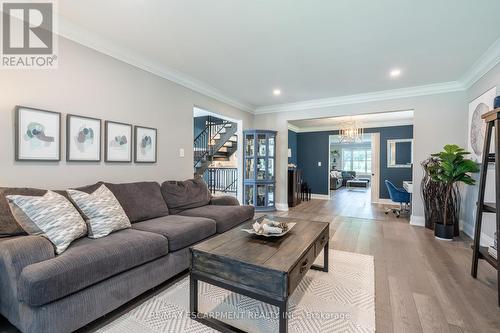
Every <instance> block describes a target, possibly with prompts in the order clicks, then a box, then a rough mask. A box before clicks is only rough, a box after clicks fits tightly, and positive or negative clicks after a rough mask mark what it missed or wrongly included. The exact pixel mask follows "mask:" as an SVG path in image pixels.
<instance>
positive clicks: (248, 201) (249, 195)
mask: <svg viewBox="0 0 500 333" xmlns="http://www.w3.org/2000/svg"><path fill="white" fill-rule="evenodd" d="M253 192H254V185H245V205H251V206H253V204H254V202H253Z"/></svg>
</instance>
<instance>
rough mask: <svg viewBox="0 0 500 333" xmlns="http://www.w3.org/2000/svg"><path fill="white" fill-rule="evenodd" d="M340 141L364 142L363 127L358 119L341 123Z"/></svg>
mask: <svg viewBox="0 0 500 333" xmlns="http://www.w3.org/2000/svg"><path fill="white" fill-rule="evenodd" d="M339 141H340V143H357V142H363V128H361V127H359V126H358V124H357V123H356V121H348V122H345V123H343V124H341V128H340V131H339Z"/></svg>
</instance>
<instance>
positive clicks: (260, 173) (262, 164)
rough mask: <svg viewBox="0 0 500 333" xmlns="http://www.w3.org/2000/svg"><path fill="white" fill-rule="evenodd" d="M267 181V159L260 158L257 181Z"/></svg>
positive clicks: (258, 160)
mask: <svg viewBox="0 0 500 333" xmlns="http://www.w3.org/2000/svg"><path fill="white" fill-rule="evenodd" d="M264 179H266V159H265V158H264V157H259V158H258V159H257V180H264Z"/></svg>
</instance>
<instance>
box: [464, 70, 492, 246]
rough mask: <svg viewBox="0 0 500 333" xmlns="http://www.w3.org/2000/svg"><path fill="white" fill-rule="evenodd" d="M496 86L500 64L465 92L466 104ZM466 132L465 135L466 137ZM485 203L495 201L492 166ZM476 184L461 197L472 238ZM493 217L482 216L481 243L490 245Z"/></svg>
mask: <svg viewBox="0 0 500 333" xmlns="http://www.w3.org/2000/svg"><path fill="white" fill-rule="evenodd" d="M495 86H498V87H500V64H498V65H496V66H495V67H494V68H493V69H492V70H490V71H489V72H488V73H487V74H486V75H484V76H483V77H482V78H481V79H480V80H479V81H477V82H476V83H475V84H474V85H473V86H472V87H471V88H470V89H469V90H467V104H468V103H469V102H471V101H473V100H474V99H476V98H477V97H478V96H480V95H482V94H483V93H484V92H486V91H488V90H490V89H491V88H493V87H495ZM499 94H500V89H499V88H497V95H499ZM465 118H466V120H468V114H466V115H465ZM467 134H468V133H467V131H466V132H465V135H467ZM474 178H475V179H476V180H478V179H479V174H476V175H475V177H474ZM486 183H487V184H486V201H495V186H494V183H495V171H494V168H493V167H492V166H490V168H489V170H488V176H487V182H486ZM478 188H479V186H478V184H477V185H475V186H466V187H465V188H464V191H463V193H464V195H463V201H464V202H463V207H468V208H470V209H463V210H462V219H463V223H464V226H463V228H464V231H465V232H466V233H467V234H469V236H473V234H474V223H475V217H476V214H475V213H476V211H475V209H472V208H475V206H476V201H477V194H478ZM495 229H496V227H495V215H494V214H484V215H483V228H482V232H483V235H482V241H483V242H485V244H486V243H490V242H491V241H492V239H491V238H492V237H493V235H494V232H495Z"/></svg>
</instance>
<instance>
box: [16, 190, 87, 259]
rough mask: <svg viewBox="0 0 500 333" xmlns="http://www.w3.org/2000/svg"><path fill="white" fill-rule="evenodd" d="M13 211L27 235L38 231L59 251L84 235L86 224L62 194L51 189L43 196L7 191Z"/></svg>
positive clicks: (62, 250)
mask: <svg viewBox="0 0 500 333" xmlns="http://www.w3.org/2000/svg"><path fill="white" fill-rule="evenodd" d="M7 199H8V200H9V203H10V205H11V209H12V213H13V215H14V216H15V217H16V220H17V222H18V223H19V224H20V225H21V226H22V227H23V229H24V230H25V231H26V232H28V233H29V234H30V235H41V236H43V237H45V238H47V239H48V240H49V241H51V242H52V244H54V246H55V248H56V253H57V254H61V253H62V252H64V250H66V249H67V248H68V246H69V244H71V242H72V241H74V240H75V239H78V238H80V237H83V236H85V234H86V232H87V226H86V225H85V221H84V220H83V218H82V216H81V215H80V213H78V211H77V210H76V208H75V207H74V206H73V205H72V204H71V202H69V201H68V200H67V199H66V198H65V197H63V196H62V195H60V194H57V193H55V192H52V191H47V193H46V194H45V195H44V196H35V197H34V196H25V195H8V196H7Z"/></svg>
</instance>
